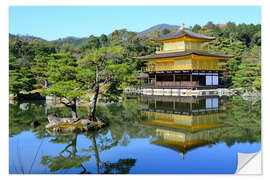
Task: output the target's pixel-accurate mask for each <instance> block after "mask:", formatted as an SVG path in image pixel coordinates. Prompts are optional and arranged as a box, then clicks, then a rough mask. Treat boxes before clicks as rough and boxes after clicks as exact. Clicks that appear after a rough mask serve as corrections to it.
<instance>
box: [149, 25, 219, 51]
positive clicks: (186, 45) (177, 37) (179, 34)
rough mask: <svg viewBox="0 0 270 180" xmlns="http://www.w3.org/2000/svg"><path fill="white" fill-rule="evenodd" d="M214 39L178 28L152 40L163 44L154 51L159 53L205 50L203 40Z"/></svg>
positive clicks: (206, 48) (206, 49)
mask: <svg viewBox="0 0 270 180" xmlns="http://www.w3.org/2000/svg"><path fill="white" fill-rule="evenodd" d="M214 39H215V37H209V36H204V35H201V34H197V33H194V32H191V31H189V30H187V29H179V30H177V31H176V32H173V33H169V34H167V35H165V36H162V37H159V38H155V39H152V40H153V41H155V42H159V43H162V44H163V47H161V48H159V49H158V50H157V51H156V53H157V54H160V53H169V52H181V51H203V52H207V51H208V47H207V46H206V45H205V44H204V42H209V41H211V40H214Z"/></svg>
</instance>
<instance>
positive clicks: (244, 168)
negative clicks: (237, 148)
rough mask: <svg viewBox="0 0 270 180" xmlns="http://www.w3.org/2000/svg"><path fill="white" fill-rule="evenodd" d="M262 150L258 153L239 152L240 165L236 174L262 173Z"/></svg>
mask: <svg viewBox="0 0 270 180" xmlns="http://www.w3.org/2000/svg"><path fill="white" fill-rule="evenodd" d="M261 157H262V153H261V151H259V152H256V153H238V165H237V170H236V172H235V174H244V175H248V174H254V175H256V174H257V175H260V174H262V164H261V162H262V161H261Z"/></svg>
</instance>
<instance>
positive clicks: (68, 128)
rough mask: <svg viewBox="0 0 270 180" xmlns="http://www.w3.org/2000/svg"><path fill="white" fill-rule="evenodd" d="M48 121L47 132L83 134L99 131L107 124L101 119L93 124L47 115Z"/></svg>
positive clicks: (84, 120)
mask: <svg viewBox="0 0 270 180" xmlns="http://www.w3.org/2000/svg"><path fill="white" fill-rule="evenodd" d="M48 121H49V124H48V125H47V126H46V128H47V129H48V130H49V131H56V132H84V131H88V130H96V129H99V128H101V127H103V126H105V125H106V124H107V123H106V122H105V121H106V119H105V118H102V121H101V120H99V119H98V121H96V122H95V121H90V120H88V119H78V120H74V119H72V118H60V117H57V116H54V115H49V116H48Z"/></svg>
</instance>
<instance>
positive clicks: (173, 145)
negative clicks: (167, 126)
mask: <svg viewBox="0 0 270 180" xmlns="http://www.w3.org/2000/svg"><path fill="white" fill-rule="evenodd" d="M151 144H155V145H158V146H163V147H167V148H170V149H172V150H174V151H177V152H183V153H186V152H187V151H190V150H192V149H195V148H197V147H202V146H205V145H210V144H213V142H210V141H203V140H201V141H195V142H187V143H185V142H177V141H170V140H164V139H161V140H154V141H152V142H151Z"/></svg>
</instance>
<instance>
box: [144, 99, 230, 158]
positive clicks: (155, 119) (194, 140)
mask: <svg viewBox="0 0 270 180" xmlns="http://www.w3.org/2000/svg"><path fill="white" fill-rule="evenodd" d="M141 105H142V114H143V115H145V116H147V120H146V121H143V122H141V123H140V124H141V125H143V126H151V127H154V128H156V135H157V138H156V139H154V140H152V142H151V143H152V144H155V145H159V146H163V147H168V148H170V149H173V150H175V151H177V152H179V153H180V154H181V155H183V158H184V154H185V153H186V152H188V151H190V150H192V149H194V148H197V147H201V146H205V145H211V144H213V138H212V137H211V134H213V133H215V131H217V130H218V129H219V128H222V127H226V126H227V125H226V124H224V123H221V122H220V118H222V117H225V116H226V113H225V111H224V107H222V106H220V104H219V98H218V97H200V98H195V97H147V96H144V97H142V98H141Z"/></svg>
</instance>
